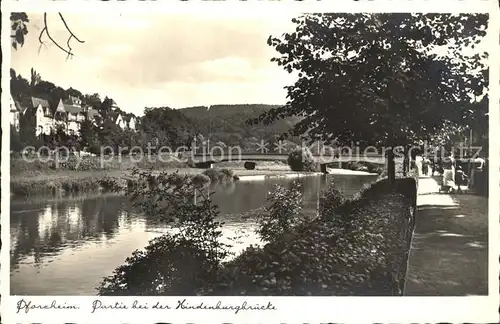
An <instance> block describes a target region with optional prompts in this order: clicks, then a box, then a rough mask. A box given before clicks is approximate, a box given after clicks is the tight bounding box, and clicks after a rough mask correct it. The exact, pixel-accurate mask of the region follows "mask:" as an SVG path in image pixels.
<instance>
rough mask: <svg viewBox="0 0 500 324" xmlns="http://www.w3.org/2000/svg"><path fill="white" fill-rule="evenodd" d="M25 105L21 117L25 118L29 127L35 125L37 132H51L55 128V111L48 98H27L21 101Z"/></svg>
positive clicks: (38, 134) (38, 133) (40, 133)
mask: <svg viewBox="0 0 500 324" xmlns="http://www.w3.org/2000/svg"><path fill="white" fill-rule="evenodd" d="M20 106H21V107H23V108H22V110H23V113H22V114H21V116H22V117H21V118H23V119H24V121H25V124H26V125H27V127H34V128H35V134H36V135H37V136H40V135H42V134H50V133H51V132H52V130H53V129H54V118H53V113H52V111H51V109H50V105H49V102H48V100H46V99H42V98H36V97H29V98H25V99H23V100H22V101H21V103H20Z"/></svg>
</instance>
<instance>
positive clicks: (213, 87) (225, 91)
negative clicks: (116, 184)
mask: <svg viewBox="0 0 500 324" xmlns="http://www.w3.org/2000/svg"><path fill="white" fill-rule="evenodd" d="M28 16H29V19H30V23H29V25H28V30H29V32H28V35H27V38H26V41H25V45H24V46H23V47H20V48H19V49H18V50H17V51H16V50H13V51H12V67H13V68H14V69H15V70H16V72H17V73H20V74H21V75H22V76H23V77H25V78H26V79H29V77H30V69H31V68H32V67H33V68H34V69H35V70H36V71H37V72H38V73H39V74H40V75H41V77H42V79H43V80H46V81H50V82H53V83H55V84H56V85H58V86H61V87H63V88H65V89H67V88H69V87H73V88H75V89H78V90H80V91H81V92H82V93H84V94H92V93H96V92H97V93H99V94H100V95H101V98H102V99H103V98H104V96H108V97H110V98H113V99H114V100H115V101H116V102H117V104H118V106H119V107H120V108H121V109H122V110H125V111H127V112H132V113H134V114H136V115H141V114H142V113H143V110H144V108H145V107H161V106H168V107H171V108H182V107H188V106H197V105H205V106H207V105H214V104H247V103H248V104H251V103H263V104H284V103H285V102H286V91H285V90H284V87H285V86H287V85H291V84H293V83H294V81H295V77H294V76H293V75H291V74H288V73H287V72H285V71H284V70H283V69H282V68H281V67H279V66H277V65H276V63H274V62H270V59H271V58H272V57H274V56H276V54H277V52H276V51H275V50H274V49H273V48H272V47H270V46H268V45H267V39H268V37H269V36H270V35H273V36H280V35H282V34H283V33H285V32H291V31H294V29H295V26H294V24H293V23H292V22H291V19H292V18H293V16H292V15H291V14H283V15H280V16H277V15H270V14H269V15H266V14H263V13H258V14H246V15H231V16H228V15H211V14H203V13H202V14H201V15H200V13H196V12H195V13H184V14H182V15H180V14H178V13H177V14H176V15H175V14H167V13H161V14H156V15H154V14H151V13H144V12H143V13H135V14H134V13H131V12H127V13H122V14H120V13H114V14H110V13H109V12H105V13H99V12H92V13H80V14H75V13H71V14H70V13H67V14H64V17H65V20H66V22H67V23H68V25H69V27H70V28H71V30H72V31H73V33H74V34H75V35H76V36H77V37H78V38H80V39H81V40H83V41H85V43H83V44H79V43H78V42H76V41H75V40H72V41H71V46H72V48H73V53H75V56H74V57H73V58H71V59H68V60H67V59H66V54H65V53H64V52H62V51H61V50H60V49H58V48H57V47H56V46H55V45H54V44H52V42H51V41H50V40H49V39H48V38H47V36H46V35H44V36H43V38H42V39H43V40H44V42H45V44H46V46H40V43H39V40H38V37H39V34H40V31H41V29H42V28H43V15H42V14H40V13H37V14H30V13H28ZM47 18H48V19H47V20H48V27H49V31H50V33H51V35H52V36H53V38H55V39H56V40H57V41H58V42H59V43H60V44H62V45H63V46H64V45H65V44H66V40H67V39H68V36H69V33H68V31H67V30H66V28H65V27H64V25H63V23H62V22H61V20H60V19H59V17H58V15H57V13H49V14H48V17H47ZM64 47H65V46H64ZM481 48H483V46H478V48H476V49H475V51H478V50H480V49H481ZM468 51H469V50H467V51H465V49H464V52H468ZM464 54H465V53H464ZM467 54H470V53H467Z"/></svg>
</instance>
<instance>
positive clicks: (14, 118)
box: [9, 95, 23, 132]
mask: <svg viewBox="0 0 500 324" xmlns="http://www.w3.org/2000/svg"><path fill="white" fill-rule="evenodd" d="M9 107H10V111H9V115H10V124H11V125H12V126H13V127H14V129H15V130H16V132H19V124H20V115H21V112H22V110H23V109H22V108H21V104H20V103H19V102H18V101H15V100H14V98H12V95H11V96H10V99H9Z"/></svg>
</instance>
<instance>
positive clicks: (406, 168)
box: [403, 145, 410, 177]
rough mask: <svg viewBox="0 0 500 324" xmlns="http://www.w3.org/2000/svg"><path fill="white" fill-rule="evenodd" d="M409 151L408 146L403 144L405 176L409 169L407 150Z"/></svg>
mask: <svg viewBox="0 0 500 324" xmlns="http://www.w3.org/2000/svg"><path fill="white" fill-rule="evenodd" d="M409 151H410V147H409V146H406V145H405V150H404V155H405V156H404V159H403V176H405V177H406V176H407V174H408V172H409V171H410V156H409V154H408V152H409Z"/></svg>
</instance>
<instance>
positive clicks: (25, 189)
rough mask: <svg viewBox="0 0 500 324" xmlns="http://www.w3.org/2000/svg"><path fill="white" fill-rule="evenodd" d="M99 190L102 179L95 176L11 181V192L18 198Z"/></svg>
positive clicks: (17, 179)
mask: <svg viewBox="0 0 500 324" xmlns="http://www.w3.org/2000/svg"><path fill="white" fill-rule="evenodd" d="M99 189H101V184H100V179H98V178H95V177H93V176H90V177H83V178H69V177H61V178H56V179H49V178H41V179H36V180H34V179H25V178H22V177H20V178H16V179H11V181H10V192H11V193H12V194H13V195H14V196H17V197H30V196H47V195H48V196H51V195H56V196H58V195H61V194H62V195H72V194H84V193H89V192H96V191H98V190H99Z"/></svg>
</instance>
